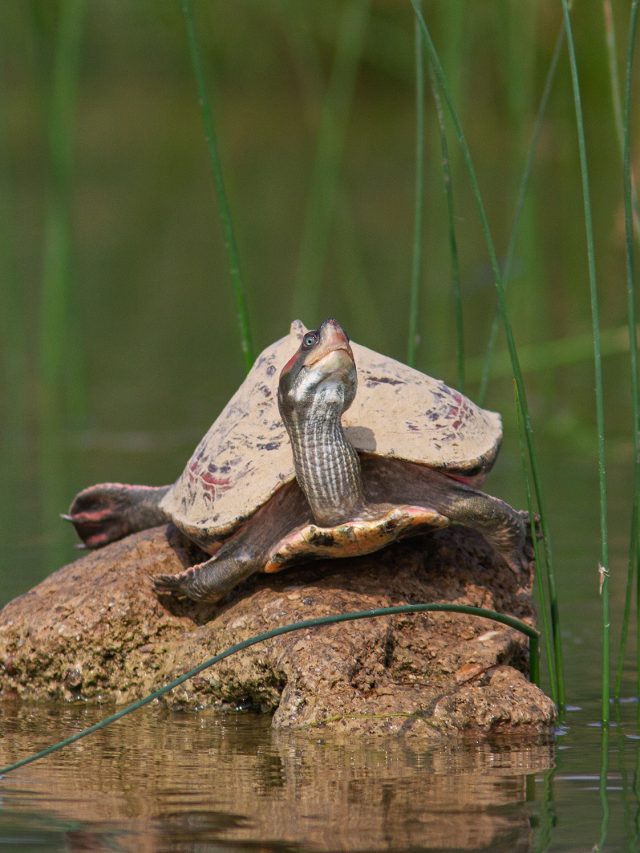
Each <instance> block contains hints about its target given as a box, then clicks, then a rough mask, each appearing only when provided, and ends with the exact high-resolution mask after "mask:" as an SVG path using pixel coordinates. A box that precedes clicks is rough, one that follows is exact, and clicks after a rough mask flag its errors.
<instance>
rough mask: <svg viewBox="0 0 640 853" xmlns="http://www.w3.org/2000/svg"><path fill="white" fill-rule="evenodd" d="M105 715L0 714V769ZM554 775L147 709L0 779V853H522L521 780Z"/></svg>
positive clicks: (509, 749) (535, 752)
mask: <svg viewBox="0 0 640 853" xmlns="http://www.w3.org/2000/svg"><path fill="white" fill-rule="evenodd" d="M101 716H104V713H103V711H101V710H100V709H99V708H87V707H82V706H80V707H77V706H65V707H64V709H63V711H62V713H61V712H60V707H59V706H58V707H52V708H49V709H46V708H38V709H30V711H29V712H28V713H27V714H24V715H16V714H15V712H14V709H10V708H9V709H5V713H4V714H3V719H2V733H3V738H2V740H1V741H0V753H1V760H2V762H3V763H6V762H7V761H9V760H12V759H15V758H16V757H18V756H21V755H24V754H26V753H28V752H31V751H33V750H34V748H37V747H40V746H42V745H44V744H45V743H46V742H51V741H52V740H54V739H55V738H56V737H58V736H63V735H64V734H68V733H69V732H70V731H73V730H76V729H78V728H80V727H82V726H86V725H89V724H91V723H92V722H94V721H96V720H97V719H99V718H100V717H101ZM552 762H553V747H552V746H550V745H549V744H541V743H538V744H531V743H528V744H524V743H522V744H517V743H513V742H510V743H506V744H499V743H495V744H486V743H485V744H482V745H467V746H466V747H465V748H463V749H461V748H460V747H459V746H458V747H457V748H456V746H454V745H453V744H448V745H447V746H443V747H441V748H428V749H427V748H425V747H424V745H422V744H421V743H420V742H419V741H415V742H413V741H411V740H402V739H399V738H390V739H384V738H379V739H363V740H358V741H355V742H353V741H348V740H346V741H345V740H336V739H334V738H333V737H328V736H325V735H323V736H322V737H318V736H317V734H313V735H312V734H310V733H308V732H304V733H296V734H292V733H282V732H273V731H271V728H270V719H269V718H268V717H262V716H254V715H251V714H239V715H238V714H236V715H221V714H217V713H214V712H209V711H207V712H202V713H200V714H198V715H193V714H184V715H176V714H170V713H169V712H167V711H165V710H164V709H160V708H150V709H145V710H144V711H142V712H139V713H138V714H137V715H135V716H133V717H131V718H128V719H126V720H122V721H120V722H119V723H118V724H117V725H114V726H113V727H111V728H109V729H106V730H104V731H102V732H100V733H98V734H96V735H93V736H92V737H91V738H89V739H87V740H85V741H83V742H82V743H81V744H76V745H74V746H72V747H71V748H68V749H67V750H63V751H61V752H59V753H56V754H55V755H53V756H51V757H50V758H48V759H45V760H44V761H42V762H40V763H38V764H35V765H32V766H30V767H28V768H23V769H22V770H20V771H18V772H16V773H14V774H12V775H10V776H8V777H6V779H5V780H4V781H3V783H2V789H1V793H2V803H3V812H2V816H3V819H2V823H0V833H1V835H0V842H1V840H2V838H4V839H9V838H10V837H13V838H15V839H16V843H23V841H18V839H24V838H27V836H28V837H29V838H30V839H31V841H29V842H28V843H33V844H34V845H35V844H38V845H43V846H45V847H49V846H53V847H55V846H56V844H64V845H66V846H67V849H71V850H79V849H103V848H104V849H106V848H107V847H108V848H109V849H126V850H128V849H135V850H159V849H172V850H173V849H193V848H192V847H191V845H192V844H202V843H206V844H207V845H220V849H225V848H227V849H256V848H257V847H259V849H261V850H269V849H278V850H286V849H292V850H293V849H295V850H301V849H314V850H336V849H342V850H358V849H361V850H389V849H409V848H414V849H415V848H422V849H427V848H429V849H433V848H436V849H437V848H457V849H483V848H490V849H492V850H528V849H530V845H531V843H532V832H533V831H532V829H531V822H530V805H529V804H528V802H527V799H528V795H527V791H528V787H527V778H528V777H529V776H530V775H531V774H535V773H537V774H539V773H541V772H543V771H545V770H546V769H548V768H550V767H551V766H552ZM29 833H31V834H30V835H29ZM257 839H260V840H261V841H260V843H259V844H258V842H257ZM24 843H27V842H24ZM83 845H84V846H83ZM207 849H216V847H215V846H214V847H208V848H207Z"/></svg>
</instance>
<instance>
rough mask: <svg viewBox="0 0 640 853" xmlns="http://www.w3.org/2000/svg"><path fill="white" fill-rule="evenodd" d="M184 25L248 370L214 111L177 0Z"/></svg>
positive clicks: (246, 328) (188, 20) (191, 31)
mask: <svg viewBox="0 0 640 853" xmlns="http://www.w3.org/2000/svg"><path fill="white" fill-rule="evenodd" d="M180 5H181V8H182V14H183V17H184V23H185V27H186V30H187V40H188V43H189V55H190V57H191V65H192V68H193V74H194V77H195V81H196V89H197V92H198V103H199V104H200V110H201V113H202V123H203V125H204V135H205V139H206V142H207V149H208V151H209V160H210V162H211V171H212V173H213V180H214V183H215V187H216V197H217V200H218V212H219V214H220V220H221V222H222V232H223V235H224V245H225V248H226V250H227V257H228V260H229V274H230V276H231V284H232V286H233V295H234V298H235V303H236V320H237V323H238V328H239V330H240V345H241V347H242V354H243V356H244V363H245V366H246V368H247V370H250V368H251V365H252V364H253V361H254V357H255V356H254V351H253V343H252V339H251V327H250V325H249V309H248V307H247V293H246V289H245V286H244V282H243V280H242V275H241V272H240V257H239V255H238V247H237V244H236V236H235V231H234V228H233V222H232V219H231V208H230V207H229V201H228V199H227V191H226V188H225V183H224V175H223V171H222V162H221V160H220V154H219V151H218V140H217V136H216V130H215V124H214V120H213V111H212V109H211V104H210V103H209V95H208V92H207V84H206V82H205V75H204V68H203V62H202V57H201V55H200V46H199V44H198V37H197V35H196V29H195V25H194V21H193V10H192V8H191V0H180Z"/></svg>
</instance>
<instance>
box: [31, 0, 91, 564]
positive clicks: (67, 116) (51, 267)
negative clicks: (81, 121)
mask: <svg viewBox="0 0 640 853" xmlns="http://www.w3.org/2000/svg"><path fill="white" fill-rule="evenodd" d="M85 12H86V5H85V2H84V0H62V2H61V4H60V7H59V14H58V18H57V26H56V37H55V44H54V53H53V60H52V61H53V67H52V73H51V74H50V78H49V77H48V76H47V77H44V76H43V78H42V80H41V84H42V85H43V86H47V87H49V85H50V88H48V91H46V93H45V97H44V98H43V104H45V105H46V106H47V108H48V109H47V113H46V126H47V136H48V163H47V165H48V180H47V188H46V211H45V224H44V259H43V272H42V291H41V300H40V306H39V316H38V319H39V344H40V346H39V352H38V356H39V380H40V392H41V393H40V401H39V402H40V407H39V415H40V418H39V427H40V435H39V450H40V469H41V470H40V493H41V501H42V507H41V509H42V518H43V522H42V523H43V527H44V530H45V533H46V538H47V541H48V543H49V554H48V558H49V559H50V560H51V562H52V564H53V565H55V564H56V563H59V562H61V561H62V559H63V555H64V545H63V542H62V540H61V538H60V537H59V517H58V516H59V513H60V511H61V510H62V509H64V508H65V507H66V504H67V501H68V489H67V487H66V483H67V481H68V477H69V465H68V461H67V459H66V454H65V450H66V447H65V442H64V432H65V428H66V426H67V425H68V424H69V423H71V422H75V423H76V424H78V423H79V422H80V421H81V420H82V418H83V416H84V412H85V409H86V396H87V395H86V383H85V381H84V352H83V349H82V346H81V343H80V341H81V334H82V333H81V326H80V324H79V322H78V311H77V299H78V293H77V289H76V288H75V287H74V281H73V270H72V223H71V213H72V187H73V166H74V137H75V109H76V94H77V83H78V76H79V64H80V50H81V44H82V28H83V21H84V15H85ZM43 48H44V45H41V55H40V63H41V68H42V69H45V68H46V60H47V57H46V56H45V51H44V49H43ZM49 79H50V84H49Z"/></svg>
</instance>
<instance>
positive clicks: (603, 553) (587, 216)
mask: <svg viewBox="0 0 640 853" xmlns="http://www.w3.org/2000/svg"><path fill="white" fill-rule="evenodd" d="M562 13H563V16H564V25H565V31H566V34H567V49H568V52H569V64H570V67H571V83H572V87H573V96H574V102H575V112H576V129H577V134H578V152H579V157H580V173H581V176H582V199H583V207H584V223H585V232H586V242H587V261H588V267H589V293H590V297H591V321H592V335H593V360H594V373H595V400H596V427H597V432H598V485H599V493H600V546H601V550H600V565H599V567H598V571H599V576H600V596H601V599H602V722H603V723H604V724H608V722H609V696H610V676H609V666H610V661H609V639H610V629H611V626H610V622H609V534H608V526H607V477H606V461H605V422H604V386H603V380H602V355H601V351H600V312H599V306H598V285H597V277H596V264H595V252H594V241H593V222H592V216H591V197H590V188H589V167H588V163H587V149H586V142H585V133H584V121H583V116H582V98H581V96H580V80H579V76H578V63H577V59H576V50H575V44H574V40H573V29H572V26H571V14H570V12H569V3H568V0H562Z"/></svg>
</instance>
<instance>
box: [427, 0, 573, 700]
mask: <svg viewBox="0 0 640 853" xmlns="http://www.w3.org/2000/svg"><path fill="white" fill-rule="evenodd" d="M411 3H412V6H413V9H414V12H415V14H416V15H417V16H418V20H419V21H420V26H421V28H422V32H423V35H424V39H425V45H426V47H427V50H428V53H429V61H430V62H431V65H432V68H433V70H434V73H435V75H436V78H437V80H438V85H439V87H440V90H441V91H442V94H443V96H444V99H445V101H446V102H447V107H448V109H449V113H450V116H451V120H452V123H453V126H454V129H455V133H456V137H457V139H458V142H459V143H460V147H461V150H462V155H463V159H464V162H465V166H466V168H467V172H468V174H469V180H470V183H471V189H472V192H473V197H474V199H475V202H476V206H477V209H478V215H479V218H480V222H481V226H482V232H483V235H484V240H485V243H486V245H487V251H488V254H489V261H490V264H491V270H492V272H493V279H494V283H495V287H496V293H497V298H498V305H499V308H500V317H501V320H502V324H503V327H504V331H505V337H506V341H507V347H508V350H509V357H510V358H511V366H512V372H513V378H514V381H515V384H516V389H517V394H518V405H519V406H520V416H521V422H522V428H523V430H524V436H525V444H526V447H527V453H528V457H529V467H530V470H531V476H532V479H533V485H534V493H535V496H536V502H537V506H538V511H539V514H540V526H541V530H542V535H543V541H544V547H545V557H546V560H545V563H546V571H547V583H548V588H549V597H550V605H551V625H552V630H553V640H554V655H555V659H556V673H557V681H558V695H557V697H555V696H554V697H553V698H554V700H555V701H556V703H557V704H558V705H559V706H560V708H561V709H562V708H564V705H565V690H564V666H563V661H562V642H561V637H560V615H559V612H558V600H557V594H556V584H555V575H554V571H553V562H552V558H551V544H550V535H549V530H548V526H547V521H546V513H545V512H544V505H543V504H544V499H543V492H542V483H541V479H540V474H539V468H538V461H537V456H536V452H535V447H534V441H533V426H532V423H531V417H530V415H529V407H528V404H527V397H526V391H525V387H524V381H523V378H522V371H521V369H520V361H519V358H518V351H517V348H516V344H515V339H514V336H513V330H512V327H511V322H510V320H509V314H508V311H507V304H506V297H505V291H504V284H503V281H502V275H501V272H500V266H499V264H498V258H497V255H496V250H495V245H494V242H493V238H492V235H491V229H490V227H489V221H488V219H487V213H486V210H485V206H484V202H483V201H482V194H481V192H480V187H479V184H478V179H477V176H476V172H475V168H474V165H473V160H472V159H471V152H470V151H469V146H468V144H467V141H466V137H465V134H464V131H463V129H462V126H461V124H460V121H459V119H458V114H457V112H456V109H455V106H454V104H453V101H452V99H451V94H450V92H449V86H448V83H447V79H446V75H445V73H444V70H443V68H442V64H441V62H440V59H439V57H438V53H437V51H436V49H435V46H434V44H433V41H432V39H431V35H430V33H429V30H428V28H427V25H426V23H425V21H424V18H423V16H422V14H421V12H420V9H419V8H418V6H417V3H416V0H411Z"/></svg>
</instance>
